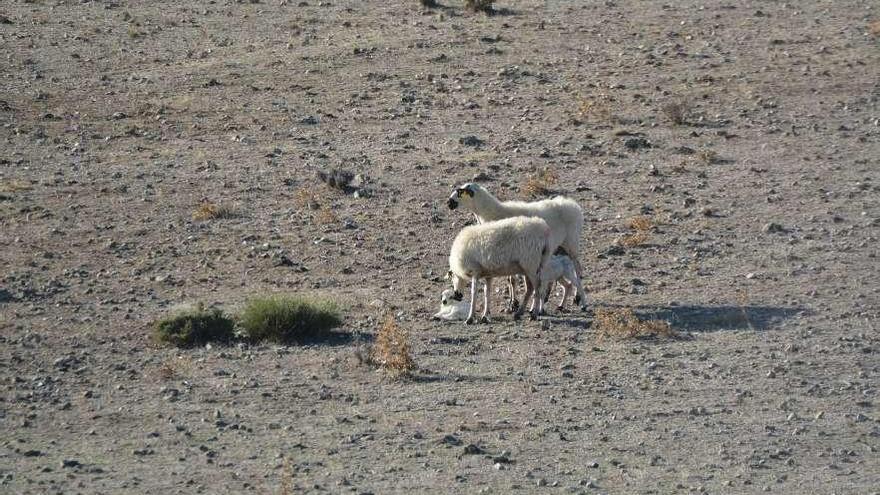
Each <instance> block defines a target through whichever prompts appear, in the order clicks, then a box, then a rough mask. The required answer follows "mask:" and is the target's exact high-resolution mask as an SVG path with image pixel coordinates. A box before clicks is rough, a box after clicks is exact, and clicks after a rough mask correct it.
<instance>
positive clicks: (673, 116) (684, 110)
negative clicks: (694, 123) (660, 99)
mask: <svg viewBox="0 0 880 495" xmlns="http://www.w3.org/2000/svg"><path fill="white" fill-rule="evenodd" d="M660 109H661V110H662V111H663V113H664V114H665V115H666V117H668V118H669V120H671V121H672V123H673V124H675V125H682V124H684V123H686V122H687V119H688V116H689V115H690V112H691V107H690V104H689V103H688V102H687V101H686V100H675V101H670V102H669V103H666V104H665V105H663V106H662V107H661V108H660Z"/></svg>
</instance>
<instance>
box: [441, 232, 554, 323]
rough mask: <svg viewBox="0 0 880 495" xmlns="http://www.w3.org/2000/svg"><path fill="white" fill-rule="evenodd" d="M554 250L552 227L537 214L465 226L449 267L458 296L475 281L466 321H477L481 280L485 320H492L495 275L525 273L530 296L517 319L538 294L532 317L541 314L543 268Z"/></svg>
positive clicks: (453, 246)
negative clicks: (475, 318) (463, 288)
mask: <svg viewBox="0 0 880 495" xmlns="http://www.w3.org/2000/svg"><path fill="white" fill-rule="evenodd" d="M552 254H553V250H552V249H551V247H550V227H549V226H548V225H547V222H545V221H544V220H542V219H540V218H535V217H514V218H506V219H503V220H498V221H494V222H486V223H482V224H480V225H471V226H469V227H465V228H463V229H462V230H461V232H459V233H458V235H457V236H456V237H455V240H454V241H452V249H451V250H450V252H449V270H450V271H451V272H452V286H453V288H454V289H455V295H456V297H458V296H459V295H461V293H462V292H461V289H462V287H463V286H464V284H465V283H467V282H468V281H470V283H471V301H470V308H469V309H468V316H467V319H466V320H465V323H468V324H470V323H473V321H474V306H475V302H476V301H475V300H476V297H477V281H479V280H481V279H482V280H483V284H484V285H483V291H484V293H483V314H482V316H481V317H480V321H481V322H482V323H486V322H488V321H489V292H491V290H492V277H506V276H511V275H523V276H525V278H526V295H525V298H524V299H523V305H522V306H520V307H519V308H518V309H517V311H516V313H515V315H514V318H519V317H520V316H522V313H523V309H524V308H525V303H526V302H528V300H529V297H531V296H534V298H535V301H534V304H533V305H532V314H531V317H532V319H535V318H537V317H538V313H540V311H541V309H542V303H543V302H542V301H541V298H540V297H539V296H538V292H537V291H538V290H539V289H540V288H541V279H540V276H541V267H542V266H543V265H544V264H545V263H547V261H548V260H549V259H550V256H551V255H552Z"/></svg>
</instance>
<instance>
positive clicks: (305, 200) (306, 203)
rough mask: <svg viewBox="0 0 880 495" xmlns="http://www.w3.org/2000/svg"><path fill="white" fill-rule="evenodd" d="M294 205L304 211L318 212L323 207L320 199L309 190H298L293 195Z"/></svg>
mask: <svg viewBox="0 0 880 495" xmlns="http://www.w3.org/2000/svg"><path fill="white" fill-rule="evenodd" d="M293 204H294V205H296V207H297V208H300V209H302V210H317V209H318V208H320V207H321V204H320V203H318V197H317V196H315V193H313V192H312V191H310V190H309V189H297V190H296V192H295V193H293Z"/></svg>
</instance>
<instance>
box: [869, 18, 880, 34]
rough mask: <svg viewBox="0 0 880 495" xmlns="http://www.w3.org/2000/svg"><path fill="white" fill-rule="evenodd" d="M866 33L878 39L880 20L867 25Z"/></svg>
mask: <svg viewBox="0 0 880 495" xmlns="http://www.w3.org/2000/svg"><path fill="white" fill-rule="evenodd" d="M868 33H870V34H871V36H874V37H876V38H880V19H877V20H876V21H871V22H869V23H868Z"/></svg>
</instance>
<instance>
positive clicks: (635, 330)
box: [596, 308, 675, 339]
mask: <svg viewBox="0 0 880 495" xmlns="http://www.w3.org/2000/svg"><path fill="white" fill-rule="evenodd" d="M596 333H597V334H598V335H599V337H602V338H614V339H631V338H638V337H652V336H660V337H674V336H675V331H674V330H672V327H671V326H670V325H669V323H668V322H665V321H663V320H640V319H639V317H638V316H636V314H635V313H634V312H633V310H632V309H631V308H620V309H597V310H596Z"/></svg>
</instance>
